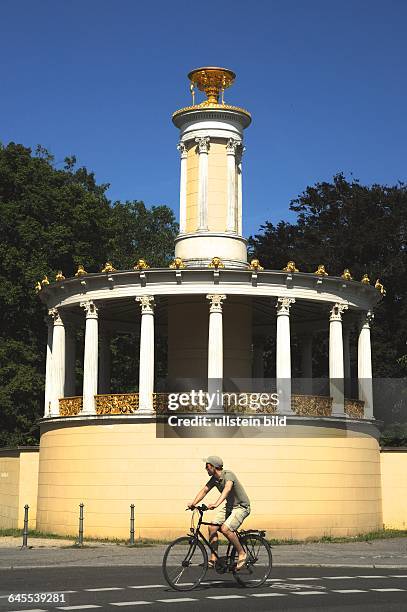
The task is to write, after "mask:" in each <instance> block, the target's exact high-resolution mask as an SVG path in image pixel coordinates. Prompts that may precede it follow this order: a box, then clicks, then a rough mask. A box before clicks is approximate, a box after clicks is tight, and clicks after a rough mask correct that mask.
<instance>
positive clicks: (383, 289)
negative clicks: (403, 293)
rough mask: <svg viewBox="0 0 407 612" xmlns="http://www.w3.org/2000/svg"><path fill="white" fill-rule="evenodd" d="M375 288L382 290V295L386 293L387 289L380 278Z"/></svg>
mask: <svg viewBox="0 0 407 612" xmlns="http://www.w3.org/2000/svg"><path fill="white" fill-rule="evenodd" d="M375 289H377V290H378V291H380V293H381V294H382V295H386V289H385V288H384V287H383V285H382V284H381V282H380V281H379V279H377V281H376V282H375Z"/></svg>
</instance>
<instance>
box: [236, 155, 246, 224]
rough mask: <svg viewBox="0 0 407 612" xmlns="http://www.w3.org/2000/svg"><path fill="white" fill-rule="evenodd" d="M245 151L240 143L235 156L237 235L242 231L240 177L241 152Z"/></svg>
mask: <svg viewBox="0 0 407 612" xmlns="http://www.w3.org/2000/svg"><path fill="white" fill-rule="evenodd" d="M244 152H245V147H244V146H243V145H240V147H239V149H238V152H237V157H236V163H237V166H236V171H237V233H238V234H239V236H241V235H242V233H243V227H242V225H243V224H242V217H243V191H242V189H243V186H242V179H243V175H242V156H243V153H244Z"/></svg>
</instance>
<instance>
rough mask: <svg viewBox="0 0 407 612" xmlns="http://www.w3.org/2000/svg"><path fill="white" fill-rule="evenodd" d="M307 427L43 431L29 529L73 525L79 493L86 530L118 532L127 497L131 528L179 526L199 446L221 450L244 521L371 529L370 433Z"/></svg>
mask: <svg viewBox="0 0 407 612" xmlns="http://www.w3.org/2000/svg"><path fill="white" fill-rule="evenodd" d="M307 431H308V434H310V435H312V436H313V437H302V438H301V437H298V438H289V439H282V438H280V439H276V438H274V439H273V438H264V437H262V438H261V437H259V438H222V439H215V438H212V439H208V438H189V439H179V438H171V439H163V438H156V426H155V424H154V423H144V424H143V423H134V422H133V423H129V422H128V423H117V422H116V423H114V422H113V423H112V424H107V425H101V424H93V425H92V424H90V425H81V426H77V427H73V426H67V427H65V428H62V427H61V428H59V429H55V430H50V431H48V432H45V433H44V434H43V435H42V438H41V451H40V468H39V493H38V511H37V529H39V530H41V531H48V532H56V533H61V534H74V533H77V529H78V505H79V503H80V502H84V504H85V533H86V535H93V536H99V537H102V536H109V537H122V538H125V537H128V531H129V505H130V504H131V503H135V505H136V535H137V537H139V536H141V537H150V538H172V537H174V536H176V535H179V534H182V533H184V532H185V531H186V530H187V529H188V528H189V520H190V515H189V514H188V513H186V512H185V510H184V509H185V505H186V503H187V502H189V501H190V500H191V499H192V498H193V496H194V494H195V493H196V492H197V491H198V489H199V488H200V487H201V486H202V485H203V484H204V483H205V482H206V472H205V471H204V465H203V463H202V461H201V458H202V457H204V456H207V455H209V454H219V455H221V456H222V457H223V458H224V461H225V465H226V466H227V467H229V468H230V469H232V470H234V471H235V472H236V473H237V474H238V476H239V477H240V479H241V480H242V482H243V484H244V486H245V488H246V490H247V492H248V494H249V496H250V498H251V500H252V514H251V516H250V517H249V518H248V519H247V521H246V522H245V525H246V526H247V527H249V526H252V527H259V528H264V529H267V531H268V535H269V536H273V537H281V538H282V537H284V538H290V537H293V538H305V537H308V536H311V535H323V534H331V535H352V534H357V533H360V532H368V531H371V530H374V529H378V528H380V527H381V526H382V516H381V488H380V487H381V484H380V456H379V449H378V445H377V442H376V440H374V439H373V438H372V437H370V436H367V435H363V436H362V435H358V436H356V434H353V436H352V437H342V436H343V435H344V432H342V431H340V430H332V429H330V430H329V431H328V429H324V428H314V429H313V430H310V429H309V428H308V429H307ZM333 435H337V436H338V437H333ZM345 435H346V432H345ZM350 435H351V434H350V432H348V436H350ZM213 497H214V493H213V492H212V496H211V498H213Z"/></svg>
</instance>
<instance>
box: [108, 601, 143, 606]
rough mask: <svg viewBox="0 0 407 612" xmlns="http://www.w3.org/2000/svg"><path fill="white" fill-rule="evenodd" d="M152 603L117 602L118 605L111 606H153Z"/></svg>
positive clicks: (112, 604)
mask: <svg viewBox="0 0 407 612" xmlns="http://www.w3.org/2000/svg"><path fill="white" fill-rule="evenodd" d="M151 603H153V602H152V601H117V602H116V603H110V604H109V605H110V606H141V605H144V604H151Z"/></svg>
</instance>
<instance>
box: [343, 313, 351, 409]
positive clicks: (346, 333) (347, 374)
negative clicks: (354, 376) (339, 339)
mask: <svg viewBox="0 0 407 612" xmlns="http://www.w3.org/2000/svg"><path fill="white" fill-rule="evenodd" d="M342 333H343V375H344V378H345V382H344V391H345V397H350V393H351V369H350V327H349V326H348V325H347V326H346V327H344V328H343V330H342Z"/></svg>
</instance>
